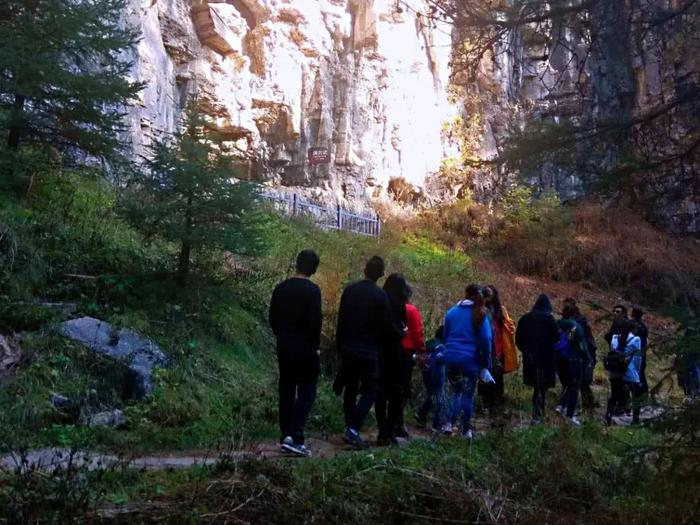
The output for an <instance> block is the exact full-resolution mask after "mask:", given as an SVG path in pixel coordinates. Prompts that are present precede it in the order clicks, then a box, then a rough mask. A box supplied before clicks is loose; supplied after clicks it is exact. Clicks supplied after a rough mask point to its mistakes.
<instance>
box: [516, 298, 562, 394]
mask: <svg viewBox="0 0 700 525" xmlns="http://www.w3.org/2000/svg"><path fill="white" fill-rule="evenodd" d="M557 341H559V329H558V328H557V322H556V321H555V320H554V316H553V315H552V306H551V303H550V302H549V298H547V296H546V295H544V294H543V295H541V296H540V297H539V298H538V300H537V302H536V303H535V306H534V308H533V309H532V311H531V312H529V313H527V314H525V315H524V316H522V317H521V318H520V321H518V327H517V328H516V330H515V344H516V345H517V346H518V349H519V350H520V352H522V354H523V381H524V383H525V384H526V385H528V386H537V385H538V384H539V386H541V387H547V388H551V387H553V386H554V384H555V379H556V353H555V351H554V345H556V344H557Z"/></svg>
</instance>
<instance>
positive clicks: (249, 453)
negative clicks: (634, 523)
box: [0, 407, 663, 472]
mask: <svg viewBox="0 0 700 525" xmlns="http://www.w3.org/2000/svg"><path fill="white" fill-rule="evenodd" d="M662 412H663V409H662V408H659V407H657V408H651V407H646V408H645V409H643V412H642V420H650V419H653V418H655V417H658V416H659V415H660V414H661V413H662ZM564 421H565V420H564V419H563V418H560V417H557V416H554V415H553V416H552V419H551V423H550V424H560V423H562V422H564ZM615 422H616V424H617V425H619V426H628V425H629V424H630V423H631V418H629V417H624V416H623V417H620V418H615ZM473 423H474V428H475V430H476V431H477V439H478V434H479V433H480V432H485V431H487V430H489V429H496V428H508V429H510V430H518V429H521V428H525V427H527V426H528V424H529V422H528V421H526V420H525V419H524V418H523V417H522V415H519V417H518V418H515V417H513V418H511V419H509V420H499V419H494V420H490V419H488V418H484V417H475V418H474V420H473ZM409 433H410V435H411V440H435V439H459V438H457V437H452V438H447V437H444V436H439V435H436V434H433V433H431V432H430V431H428V430H426V429H422V428H418V427H414V426H409ZM364 436H365V437H366V438H367V440H368V442H369V443H370V444H371V445H373V444H374V443H375V441H376V431H374V430H371V431H369V432H367V433H364ZM399 441H400V446H405V445H406V444H407V443H408V442H409V441H408V440H403V439H402V440H399ZM307 446H308V447H309V448H310V449H311V450H312V452H313V457H314V458H332V457H335V456H336V455H338V454H343V453H347V452H352V451H353V449H352V447H349V446H348V445H347V444H345V443H344V442H343V440H342V436H341V435H340V434H334V435H331V436H327V437H326V438H325V439H321V438H309V439H308V440H307ZM373 449H375V447H374V446H372V448H370V450H373ZM279 458H284V459H290V460H291V459H295V458H296V456H292V455H290V454H286V453H282V452H281V451H280V448H279V445H278V443H277V442H275V441H271V440H270V441H260V442H257V443H255V444H251V445H249V446H248V447H245V446H244V447H241V448H237V449H232V450H230V451H220V450H201V449H199V450H182V451H178V452H173V453H170V454H153V455H148V456H137V457H129V456H124V455H122V456H119V455H116V454H105V453H99V452H88V451H80V450H78V451H76V450H73V451H72V450H71V449H69V448H40V449H33V450H29V451H27V452H25V453H23V454H20V453H11V454H5V455H2V456H0V471H2V470H4V471H14V470H17V469H18V468H21V470H22V471H24V472H26V471H29V470H39V471H42V472H53V471H56V470H59V469H62V470H65V469H66V468H69V467H74V468H85V469H88V470H107V469H110V468H132V469H137V470H171V469H188V468H192V467H196V466H210V465H214V464H216V463H218V462H219V461H226V460H237V459H279ZM296 459H300V458H296Z"/></svg>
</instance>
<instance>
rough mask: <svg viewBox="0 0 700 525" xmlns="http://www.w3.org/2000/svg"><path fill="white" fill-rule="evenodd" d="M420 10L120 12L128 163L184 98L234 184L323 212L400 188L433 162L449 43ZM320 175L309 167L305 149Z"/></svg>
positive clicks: (152, 6) (167, 0) (199, 0)
mask: <svg viewBox="0 0 700 525" xmlns="http://www.w3.org/2000/svg"><path fill="white" fill-rule="evenodd" d="M424 7H425V5H424V0H414V1H412V2H408V8H407V7H406V6H403V7H399V3H398V2H396V1H395V0H228V1H223V0H210V1H205V0H132V2H131V5H130V9H129V11H128V12H127V13H126V15H125V19H126V20H127V21H128V22H129V23H131V24H133V25H135V26H136V27H139V28H140V29H141V31H142V35H143V38H142V40H141V42H140V43H139V45H138V49H137V50H136V56H135V57H134V59H135V67H134V71H133V75H134V77H135V78H136V79H139V80H143V81H145V82H146V83H147V85H146V89H145V90H144V91H143V92H142V93H141V99H140V101H139V105H138V106H137V107H136V108H135V109H134V110H133V111H132V112H131V113H130V116H129V124H130V130H129V139H130V141H131V144H132V148H133V151H134V154H135V155H147V154H148V149H147V147H148V145H149V143H150V142H151V141H152V140H153V137H154V136H157V135H159V134H162V133H167V132H172V131H173V130H175V129H176V127H177V124H178V119H179V116H180V115H181V111H182V108H183V105H184V103H185V101H186V100H187V97H188V96H189V95H190V94H192V93H195V92H196V93H198V95H199V97H200V99H201V100H203V101H205V102H206V106H207V111H208V113H209V114H210V116H211V118H212V120H213V121H215V122H216V124H217V125H218V127H219V129H221V130H223V131H225V132H226V133H227V134H229V136H230V140H231V141H232V142H235V144H236V146H237V147H238V148H239V150H240V153H241V157H242V159H244V160H242V162H241V170H242V171H243V172H244V173H245V175H246V176H247V177H250V178H252V179H255V180H259V181H261V182H265V183H269V184H271V185H278V186H293V187H295V189H297V190H299V189H301V188H304V189H305V190H306V191H307V192H308V193H312V194H313V193H315V194H317V196H322V197H325V198H327V199H332V200H347V201H349V202H362V201H366V200H367V198H368V197H374V196H377V195H380V194H381V193H382V190H383V189H384V188H386V184H387V182H388V180H389V179H390V178H393V177H404V178H406V179H407V180H409V181H410V182H412V183H414V184H421V183H422V181H423V180H424V178H425V177H426V176H427V175H428V174H430V173H432V172H435V171H436V170H437V169H438V168H439V166H440V163H441V161H442V159H443V158H444V156H445V155H446V152H445V148H446V146H445V145H444V144H443V139H442V128H443V124H444V122H446V121H447V120H449V119H450V118H451V116H452V114H453V112H454V110H453V108H452V106H451V105H450V104H449V103H448V102H447V99H448V97H447V94H446V88H447V79H448V78H449V71H448V67H449V55H450V44H451V38H450V29H449V28H446V27H436V26H435V24H434V23H429V22H428V20H427V19H426V18H425V17H423V16H422V15H421V13H422V12H423V9H424ZM316 147H317V148H326V149H327V150H328V152H329V154H330V156H329V160H330V162H329V163H328V164H320V165H311V164H310V163H309V161H308V156H307V152H308V150H309V148H316Z"/></svg>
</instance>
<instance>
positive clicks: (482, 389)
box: [477, 361, 505, 410]
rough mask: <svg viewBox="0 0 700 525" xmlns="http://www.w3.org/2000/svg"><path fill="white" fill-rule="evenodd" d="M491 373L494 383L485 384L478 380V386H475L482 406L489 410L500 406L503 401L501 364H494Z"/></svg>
mask: <svg viewBox="0 0 700 525" xmlns="http://www.w3.org/2000/svg"><path fill="white" fill-rule="evenodd" d="M494 362H495V361H494ZM491 375H492V376H493V378H494V380H495V381H496V382H495V383H491V384H487V383H481V382H479V386H478V387H477V391H478V393H479V396H480V397H481V402H482V404H483V406H484V408H488V409H489V410H493V409H494V408H497V407H500V406H502V405H503V403H505V394H504V385H503V368H502V367H501V366H495V367H494V369H493V370H491Z"/></svg>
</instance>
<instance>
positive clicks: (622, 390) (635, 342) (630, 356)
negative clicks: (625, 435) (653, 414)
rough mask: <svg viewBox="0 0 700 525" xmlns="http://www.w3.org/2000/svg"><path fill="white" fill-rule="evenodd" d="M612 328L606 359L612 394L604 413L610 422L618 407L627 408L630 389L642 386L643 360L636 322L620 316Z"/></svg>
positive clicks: (618, 409) (609, 423)
mask: <svg viewBox="0 0 700 525" xmlns="http://www.w3.org/2000/svg"><path fill="white" fill-rule="evenodd" d="M611 330H612V331H613V333H612V335H611V337H610V351H609V352H608V355H607V357H606V358H605V363H604V365H605V369H606V370H607V371H608V377H609V381H610V398H609V399H608V407H607V411H606V413H605V423H606V424H607V425H611V424H612V417H613V415H615V413H616V411H620V410H621V411H624V410H625V408H626V407H627V404H628V402H629V396H630V392H631V391H632V392H636V391H637V390H638V389H639V387H640V378H639V370H640V368H641V364H642V342H641V339H640V338H639V337H638V336H637V335H636V334H635V333H634V330H635V326H634V324H632V323H630V322H629V321H628V320H625V319H618V320H616V322H615V323H614V324H613V327H612V329H611Z"/></svg>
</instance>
